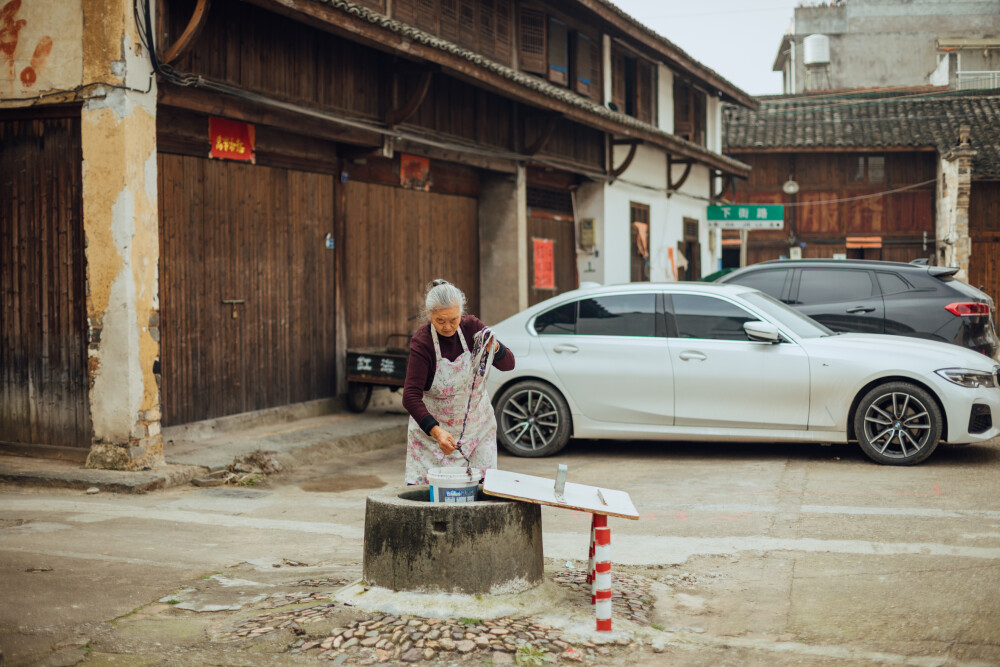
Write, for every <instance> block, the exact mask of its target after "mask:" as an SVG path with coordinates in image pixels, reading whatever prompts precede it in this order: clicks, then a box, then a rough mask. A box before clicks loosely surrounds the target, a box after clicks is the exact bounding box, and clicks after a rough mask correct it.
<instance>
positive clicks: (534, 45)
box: [517, 7, 545, 75]
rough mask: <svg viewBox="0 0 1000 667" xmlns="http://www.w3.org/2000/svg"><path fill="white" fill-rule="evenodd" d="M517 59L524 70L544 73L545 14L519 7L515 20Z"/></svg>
mask: <svg viewBox="0 0 1000 667" xmlns="http://www.w3.org/2000/svg"><path fill="white" fill-rule="evenodd" d="M517 41H518V44H517V59H518V63H519V66H520V68H521V69H523V70H524V71H525V72H534V73H535V74H543V75H544V74H545V14H544V12H541V11H539V10H537V9H531V8H528V7H521V12H520V14H519V15H518V22H517Z"/></svg>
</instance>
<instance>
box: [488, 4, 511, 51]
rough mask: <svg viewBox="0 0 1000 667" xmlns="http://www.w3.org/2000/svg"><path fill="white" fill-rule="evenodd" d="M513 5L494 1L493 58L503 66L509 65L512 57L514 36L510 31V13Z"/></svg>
mask: <svg viewBox="0 0 1000 667" xmlns="http://www.w3.org/2000/svg"><path fill="white" fill-rule="evenodd" d="M513 9H514V3H513V2H512V1H511V0H496V12H497V14H496V22H495V23H494V26H495V28H496V41H494V43H493V57H494V58H496V60H497V61H498V62H501V63H503V64H504V65H510V63H511V57H512V56H513V55H514V44H513V42H514V39H513V37H514V34H513V30H511V12H512V11H513Z"/></svg>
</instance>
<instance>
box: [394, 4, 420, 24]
mask: <svg viewBox="0 0 1000 667" xmlns="http://www.w3.org/2000/svg"><path fill="white" fill-rule="evenodd" d="M392 17H393V18H394V19H396V20H397V21H402V22H403V23H407V24H409V25H416V23H417V0H395V1H394V2H393V3H392Z"/></svg>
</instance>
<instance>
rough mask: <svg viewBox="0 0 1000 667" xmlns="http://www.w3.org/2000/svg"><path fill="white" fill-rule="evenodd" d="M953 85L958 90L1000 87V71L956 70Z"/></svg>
mask: <svg viewBox="0 0 1000 667" xmlns="http://www.w3.org/2000/svg"><path fill="white" fill-rule="evenodd" d="M951 87H952V88H955V89H957V90H981V89H992V88H1000V72H998V71H989V70H979V71H976V70H968V71H965V72H956V79H955V80H954V81H952V82H951Z"/></svg>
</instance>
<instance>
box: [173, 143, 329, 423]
mask: <svg viewBox="0 0 1000 667" xmlns="http://www.w3.org/2000/svg"><path fill="white" fill-rule="evenodd" d="M159 188H160V190H159V192H160V196H159V206H160V257H161V262H160V295H161V298H160V307H161V327H160V330H161V332H162V340H161V345H162V350H161V360H162V377H163V380H162V395H163V421H164V425H173V424H181V423H186V422H191V421H197V420H200V419H207V418H211V417H217V416H221V415H227V414H234V413H239V412H246V411H250V410H259V409H263V408H268V407H272V406H277V405H285V404H289V403H296V402H301V401H306V400H311V399H316V398H322V397H327V396H332V395H333V394H334V393H335V379H336V377H335V371H336V367H335V366H336V350H335V323H336V322H335V302H334V268H335V263H334V253H333V251H330V250H327V249H325V247H324V237H325V235H326V234H327V233H333V231H334V225H333V214H334V200H333V197H334V177H333V176H332V175H329V174H318V173H312V172H305V171H296V170H292V169H285V168H277V167H267V166H261V165H249V164H243V163H235V162H224V161H217V160H208V159H206V158H199V157H191V156H182V155H168V154H160V156H159ZM224 299H242V300H244V303H243V304H240V305H237V306H235V311H236V313H237V317H236V318H235V319H234V318H233V316H232V314H233V310H234V307H233V306H231V305H226V304H223V303H222V301H223V300H224Z"/></svg>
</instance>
